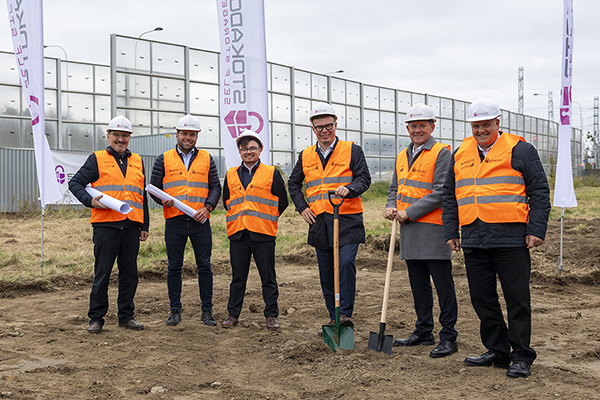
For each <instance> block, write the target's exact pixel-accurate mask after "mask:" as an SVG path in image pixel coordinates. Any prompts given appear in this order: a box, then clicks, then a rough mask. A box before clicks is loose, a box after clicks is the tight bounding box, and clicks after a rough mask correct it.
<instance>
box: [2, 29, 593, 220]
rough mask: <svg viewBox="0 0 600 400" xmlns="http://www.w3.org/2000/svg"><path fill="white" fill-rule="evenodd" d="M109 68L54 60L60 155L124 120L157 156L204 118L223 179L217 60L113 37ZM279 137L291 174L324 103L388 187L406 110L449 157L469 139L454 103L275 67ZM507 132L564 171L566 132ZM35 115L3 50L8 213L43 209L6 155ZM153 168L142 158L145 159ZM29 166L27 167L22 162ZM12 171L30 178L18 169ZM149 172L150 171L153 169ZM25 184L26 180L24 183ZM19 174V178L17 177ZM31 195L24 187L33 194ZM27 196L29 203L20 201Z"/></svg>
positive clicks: (278, 160)
mask: <svg viewBox="0 0 600 400" xmlns="http://www.w3.org/2000/svg"><path fill="white" fill-rule="evenodd" d="M110 40H111V62H110V65H100V64H90V63H84V62H73V61H68V60H62V59H60V58H58V59H56V58H46V60H45V68H46V75H45V76H46V82H45V86H46V90H45V97H46V101H45V103H46V104H45V113H46V136H47V137H48V141H49V143H50V147H51V148H52V149H58V150H67V151H69V150H70V151H85V152H91V151H94V150H98V149H102V148H104V147H105V146H106V144H107V143H106V133H105V129H106V125H107V123H108V122H109V121H110V118H111V116H114V115H118V114H121V115H125V116H127V117H128V118H129V119H130V120H131V122H132V123H133V126H134V131H135V135H134V136H133V137H132V140H131V148H132V149H133V150H134V151H136V152H139V153H140V154H142V155H147V156H156V155H158V154H160V153H161V152H163V151H165V150H166V149H169V148H173V147H174V145H175V140H174V138H173V135H171V134H172V133H173V132H174V131H173V127H174V126H175V125H176V123H177V120H178V119H179V118H180V117H181V116H182V115H184V114H186V113H191V114H193V115H195V116H197V117H198V118H199V119H200V123H201V125H202V133H201V135H200V137H199V139H198V144H197V145H198V146H199V147H201V148H203V149H206V150H207V151H209V152H210V153H211V154H212V156H213V157H214V159H215V161H216V162H217V165H218V168H219V175H220V176H221V178H223V177H224V175H225V172H226V171H225V169H226V167H225V159H224V153H223V147H222V136H221V135H222V134H225V133H224V132H221V129H220V121H219V101H218V99H219V71H220V69H219V55H218V53H216V52H212V51H206V50H201V49H193V48H190V47H188V46H183V45H177V44H171V43H163V42H156V41H149V40H145V39H138V38H134V37H126V36H121V35H115V34H113V35H111V38H110ZM268 83H269V108H270V109H269V111H270V122H269V123H270V132H271V138H270V139H271V154H270V160H265V161H266V162H270V163H271V164H273V165H276V166H279V167H281V169H282V170H283V171H284V172H286V173H287V174H289V173H290V172H291V170H292V168H293V165H294V163H295V160H296V157H297V155H298V153H299V152H300V151H301V150H303V149H304V148H306V147H307V146H309V145H312V144H314V142H315V137H314V135H313V134H312V131H311V128H310V123H309V120H308V115H309V111H310V109H311V108H312V107H313V106H314V105H315V104H316V103H317V102H319V101H326V102H331V103H332V105H333V106H334V107H335V109H336V111H337V112H338V114H339V120H338V131H337V133H338V136H339V137H340V138H341V139H343V140H351V141H354V142H355V143H357V144H359V145H360V146H362V147H363V150H364V152H365V155H366V157H367V162H368V165H369V169H370V171H371V174H372V177H373V179H374V180H389V179H390V178H391V174H392V170H393V168H394V160H395V157H396V155H397V154H398V153H399V152H400V151H401V150H402V149H403V148H404V147H406V146H407V145H408V144H409V143H410V138H409V137H408V134H407V132H406V129H405V127H404V119H405V116H406V112H407V111H408V109H409V108H410V107H411V106H412V105H413V104H416V103H418V102H422V103H426V104H429V105H430V106H431V107H433V109H434V110H435V112H436V115H437V119H438V123H437V124H436V130H435V132H434V133H433V136H434V137H435V138H436V139H437V140H438V141H440V142H442V143H445V144H449V145H450V146H451V147H452V148H453V149H455V148H456V147H457V146H458V145H460V143H461V141H462V140H463V139H464V138H465V137H466V136H470V134H471V133H470V127H469V124H468V123H467V121H466V111H467V109H468V106H469V103H468V102H465V101H461V100H458V99H451V98H445V97H439V96H434V95H430V94H423V93H415V92H409V91H404V90H399V89H393V88H386V87H379V86H373V85H368V84H365V83H361V82H356V81H351V80H346V79H342V78H340V77H339V75H338V76H332V75H331V74H323V73H315V72H310V71H304V70H300V69H296V68H294V67H291V66H285V65H280V64H275V63H268ZM502 114H503V115H502V118H501V128H502V130H505V131H508V132H511V133H514V134H517V135H520V136H523V137H524V138H525V140H527V141H528V142H530V143H532V144H533V145H534V146H535V147H536V148H537V150H538V152H539V154H540V159H541V160H542V164H543V165H544V168H545V169H546V172H547V173H550V171H551V169H552V168H553V166H554V165H555V164H556V158H557V150H558V124H557V123H555V122H551V121H548V120H545V119H542V118H536V117H532V116H527V115H522V114H518V113H515V112H511V111H508V110H502ZM31 131H32V129H31V122H30V117H29V110H28V107H27V104H26V102H25V100H24V97H23V92H22V90H21V87H20V82H19V76H18V73H17V70H16V65H15V58H14V55H13V54H12V53H10V52H1V51H0V148H4V150H3V152H2V153H0V155H1V156H2V160H0V165H2V170H1V171H0V174H1V176H2V177H4V176H10V177H12V178H11V179H18V180H19V181H18V182H15V181H10V183H7V182H8V181H6V180H4V179H3V181H2V184H1V185H2V186H1V187H0V190H1V191H2V193H1V194H0V210H8V209H13V208H14V207H15V206H14V204H19V202H22V201H31V200H32V199H33V200H34V202H35V195H34V194H33V193H35V192H36V190H37V184H36V181H35V179H36V177H35V173H34V172H35V163H34V161H33V156H32V155H31V154H29V153H31V152H30V151H26V152H25V153H23V154H29V155H27V156H24V155H22V154H21V153H19V152H16V151H8V150H6V149H8V148H12V149H31V148H32V147H33V139H32V132H31ZM571 153H572V161H573V164H572V166H573V172H574V173H575V174H578V175H579V174H581V167H580V166H581V164H582V153H583V152H582V135H581V130H579V129H573V131H572V140H571ZM144 162H146V160H144ZM25 164H26V165H25ZM14 168H19V169H22V170H23V171H26V172H23V173H22V172H19V171H12V169H14ZM148 172H149V171H148ZM21 173H22V175H19V174H21ZM17 177H18V178H17ZM25 188H27V189H25ZM23 196H24V197H23Z"/></svg>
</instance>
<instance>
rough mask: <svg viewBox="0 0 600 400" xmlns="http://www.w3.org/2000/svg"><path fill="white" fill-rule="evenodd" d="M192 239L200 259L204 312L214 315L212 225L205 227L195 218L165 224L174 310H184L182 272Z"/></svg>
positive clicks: (199, 269) (168, 282)
mask: <svg viewBox="0 0 600 400" xmlns="http://www.w3.org/2000/svg"><path fill="white" fill-rule="evenodd" d="M188 238H190V242H191V243H192V248H193V249H194V256H195V257H196V268H197V270H198V288H199V291H200V300H201V301H202V311H212V295H213V273H212V269H211V266H210V255H211V251H212V231H211V229H210V221H206V222H205V223H204V224H201V223H199V222H196V221H194V220H193V219H191V218H188V219H187V220H184V219H179V218H170V219H167V220H166V221H165V244H166V246H167V258H168V260H169V265H168V268H167V288H168V290H169V303H170V305H171V310H181V285H182V278H181V268H182V267H183V253H184V252H185V246H186V244H187V240H188Z"/></svg>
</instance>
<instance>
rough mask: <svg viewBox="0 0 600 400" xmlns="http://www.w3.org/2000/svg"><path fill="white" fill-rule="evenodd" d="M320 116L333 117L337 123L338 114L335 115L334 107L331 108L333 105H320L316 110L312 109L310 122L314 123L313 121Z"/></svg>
mask: <svg viewBox="0 0 600 400" xmlns="http://www.w3.org/2000/svg"><path fill="white" fill-rule="evenodd" d="M320 115H331V116H332V117H333V119H334V121H337V114H336V113H335V110H334V109H333V107H331V104H327V103H318V104H317V105H316V106H315V108H313V109H312V111H311V112H310V117H309V119H310V121H311V122H312V120H313V119H314V118H315V117H318V116H320Z"/></svg>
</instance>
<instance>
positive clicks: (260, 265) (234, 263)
mask: <svg viewBox="0 0 600 400" xmlns="http://www.w3.org/2000/svg"><path fill="white" fill-rule="evenodd" d="M252 256H254V262H255V263H256V268H257V269H258V274H259V275H260V281H261V283H262V294H263V301H264V302H265V309H264V315H265V317H267V318H268V317H277V316H278V315H279V307H278V306H277V299H278V298H279V288H278V287H277V275H276V274H275V241H274V240H272V241H264V242H263V241H257V240H252V238H251V237H250V234H249V233H244V234H243V235H242V237H241V238H240V239H239V240H230V241H229V258H230V260H231V284H230V285H229V301H228V302H227V311H228V312H229V315H231V316H232V317H234V318H239V316H240V313H241V312H242V305H243V303H244V295H245V294H246V281H247V280H248V273H249V272H250V259H251V257H252Z"/></svg>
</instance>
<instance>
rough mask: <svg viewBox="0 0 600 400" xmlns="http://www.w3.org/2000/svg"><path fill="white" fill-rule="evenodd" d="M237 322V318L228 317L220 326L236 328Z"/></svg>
mask: <svg viewBox="0 0 600 400" xmlns="http://www.w3.org/2000/svg"><path fill="white" fill-rule="evenodd" d="M238 322H239V320H238V319H237V318H234V317H232V316H231V315H228V316H227V318H225V321H223V323H222V324H221V326H222V327H223V328H233V327H234V326H236V325H237V324H238Z"/></svg>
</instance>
